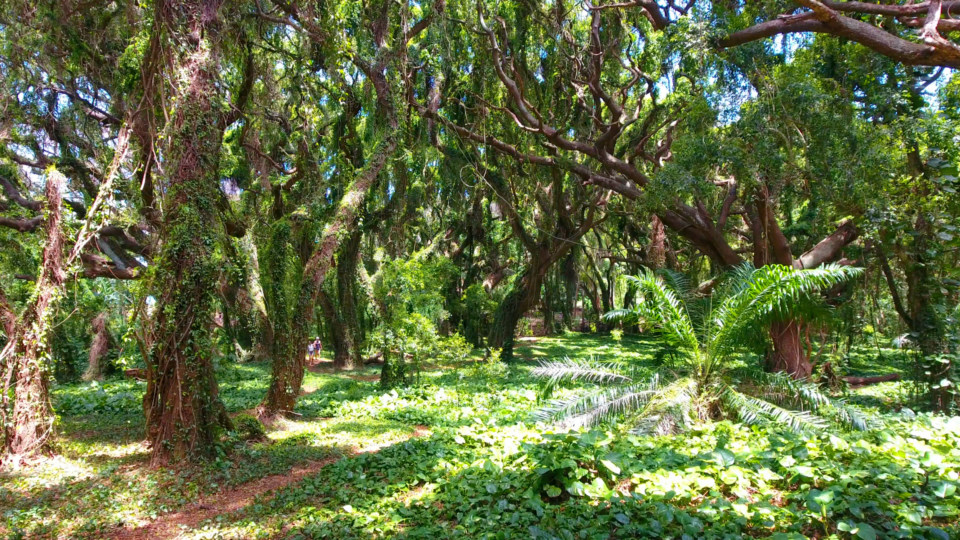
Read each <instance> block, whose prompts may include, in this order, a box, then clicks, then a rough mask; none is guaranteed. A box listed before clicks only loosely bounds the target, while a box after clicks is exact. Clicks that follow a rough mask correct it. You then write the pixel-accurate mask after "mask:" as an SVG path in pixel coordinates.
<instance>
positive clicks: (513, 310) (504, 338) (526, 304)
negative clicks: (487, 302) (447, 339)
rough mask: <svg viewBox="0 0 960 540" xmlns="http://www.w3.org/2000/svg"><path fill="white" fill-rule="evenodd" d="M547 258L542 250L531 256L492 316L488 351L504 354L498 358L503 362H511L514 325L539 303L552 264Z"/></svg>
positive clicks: (515, 327)
mask: <svg viewBox="0 0 960 540" xmlns="http://www.w3.org/2000/svg"><path fill="white" fill-rule="evenodd" d="M548 257H549V255H548V254H547V253H545V252H543V250H540V252H538V253H535V254H533V256H532V257H531V261H530V263H529V264H528V265H527V267H526V269H524V271H523V274H522V275H521V276H520V277H519V278H518V279H517V280H516V281H515V282H514V285H513V288H512V289H510V292H508V293H507V296H505V297H504V299H503V300H502V301H501V302H500V304H499V305H498V306H497V310H496V311H495V312H494V315H493V325H492V326H491V328H490V336H489V338H488V339H487V343H488V344H489V346H490V348H493V349H502V350H503V351H502V352H501V354H500V358H501V359H502V360H504V361H509V360H512V359H513V345H514V337H515V335H516V332H517V324H518V323H519V322H520V319H521V318H522V317H523V315H524V314H525V313H526V312H527V311H529V310H530V309H531V308H533V307H534V306H535V305H536V304H537V301H538V300H540V289H541V288H542V287H543V281H544V276H545V275H546V273H547V270H549V269H550V264H551V263H552V261H551V260H550V259H549V258H548Z"/></svg>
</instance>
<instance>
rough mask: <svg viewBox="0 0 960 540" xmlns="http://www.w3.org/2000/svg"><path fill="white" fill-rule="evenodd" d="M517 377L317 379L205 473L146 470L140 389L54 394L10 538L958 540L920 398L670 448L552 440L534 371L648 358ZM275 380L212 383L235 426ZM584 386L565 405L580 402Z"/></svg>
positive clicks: (856, 364) (549, 350) (635, 343)
mask: <svg viewBox="0 0 960 540" xmlns="http://www.w3.org/2000/svg"><path fill="white" fill-rule="evenodd" d="M516 356H517V357H518V359H519V361H518V362H516V363H514V364H513V365H511V366H510V368H509V369H508V370H506V372H498V371H497V370H495V369H491V368H489V366H486V365H485V364H482V363H468V364H467V365H464V366H444V367H445V368H446V369H440V368H439V367H437V368H436V369H431V370H429V371H426V372H424V373H423V374H422V380H421V383H420V385H418V386H415V387H411V388H405V389H397V390H391V391H383V390H381V389H380V388H379V387H378V385H377V382H376V376H377V369H378V367H377V366H370V367H367V368H365V369H364V370H362V371H359V372H354V373H333V372H330V371H329V370H326V369H323V367H322V366H321V367H318V368H317V369H315V370H312V371H310V372H308V373H307V375H306V379H305V381H304V389H305V391H306V392H307V393H305V395H303V396H302V397H301V398H300V400H299V403H298V407H297V413H298V414H299V415H300V416H299V417H298V418H297V419H296V420H290V421H282V422H278V423H277V424H275V425H274V426H271V427H270V428H269V429H268V432H267V439H266V440H265V441H259V442H250V441H244V440H243V439H242V437H241V436H240V435H239V434H228V436H227V437H225V439H224V441H223V443H222V452H221V455H220V457H219V458H218V459H216V460H215V461H214V462H213V463H211V464H209V465H206V466H203V467H197V466H182V467H177V468H171V469H152V468H150V467H148V466H147V461H148V457H149V454H148V449H147V448H146V447H145V446H144V444H143V441H142V437H143V420H142V418H141V413H140V411H141V409H140V398H141V396H142V393H143V389H144V388H143V387H144V384H143V383H142V382H138V381H132V380H123V379H115V380H109V381H107V382H104V383H99V384H98V383H85V384H71V385H61V386H59V387H57V388H56V390H55V406H56V409H57V411H58V413H59V415H60V425H59V431H60V434H61V435H60V438H59V447H58V454H57V457H53V458H49V459H46V460H44V461H42V462H41V463H38V464H36V465H34V466H32V467H30V468H27V469H22V470H19V471H14V472H8V473H4V474H3V475H0V513H2V516H3V522H2V525H0V534H2V535H4V536H7V537H10V538H57V537H60V538H278V537H279V538H335V539H341V538H343V539H345V538H358V539H366V538H393V537H404V538H431V539H434V540H435V539H438V538H451V537H459V538H561V539H567V538H570V539H572V538H646V537H651V538H681V537H689V538H739V537H744V536H748V537H758V538H764V537H772V538H785V539H789V538H803V537H813V538H825V537H828V536H831V535H833V536H834V537H837V538H851V537H852V538H863V539H869V538H880V537H892V538H896V537H900V538H957V537H960V528H958V516H960V496H958V494H957V487H958V485H960V478H958V475H960V418H952V419H951V418H943V417H934V416H928V415H916V414H914V413H913V412H912V411H910V410H909V409H901V404H902V403H904V402H905V401H906V400H908V399H909V397H910V394H909V392H908V384H907V383H904V382H892V383H883V384H880V385H874V386H870V387H867V388H863V389H857V390H855V391H850V392H849V393H848V394H846V395H845V396H843V397H845V398H846V399H848V400H850V401H852V402H856V403H858V404H860V405H861V406H863V407H866V408H868V409H870V410H873V411H875V412H876V414H877V415H878V418H879V423H880V426H878V428H877V429H875V430H873V431H870V432H866V433H843V432H823V433H817V434H811V435H795V434H791V433H789V432H786V431H784V430H779V429H774V428H759V427H746V426H743V425H741V424H738V423H732V422H726V421H725V422H719V423H715V424H710V425H704V426H702V427H699V428H697V429H695V430H694V431H692V432H689V433H686V434H683V435H678V436H671V437H661V438H650V437H641V436H638V435H633V434H631V433H629V432H628V431H626V430H625V428H621V427H617V426H611V427H609V428H606V429H595V430H589V431H573V432H552V431H550V429H549V427H547V426H544V425H542V424H537V423H535V422H534V421H533V420H532V419H531V414H532V412H533V411H534V410H535V409H536V408H537V407H538V404H539V396H540V392H541V385H540V384H539V382H538V381H536V380H534V379H533V378H532V377H531V376H530V375H529V373H528V371H529V368H530V366H532V365H534V362H533V361H535V360H538V359H546V358H558V357H564V356H567V357H571V358H589V357H595V358H598V359H601V360H608V361H623V362H629V363H631V364H632V365H634V366H636V368H637V369H638V370H639V371H641V372H642V371H647V372H649V373H653V372H654V371H655V370H657V369H662V368H663V365H664V363H665V362H666V363H668V362H669V355H667V354H664V351H663V350H662V349H661V347H660V346H659V345H658V344H657V343H656V342H653V341H648V340H645V339H642V338H635V337H631V336H627V337H625V338H624V339H623V341H622V342H620V343H616V342H614V341H612V340H611V339H610V338H609V337H605V336H594V335H580V334H570V335H567V336H561V337H549V338H537V339H527V340H523V341H521V342H520V343H519V347H518V348H517V351H516ZM834 362H835V364H836V365H838V366H841V367H843V368H844V369H845V371H846V372H847V373H849V374H861V375H865V374H878V373H885V372H888V371H889V370H891V369H893V370H897V369H904V367H905V366H904V365H903V362H904V359H903V358H902V357H900V356H899V353H897V352H896V351H891V350H886V349H875V350H873V349H857V350H855V351H854V353H853V354H851V355H850V356H848V357H847V358H845V359H835V360H834ZM268 375H269V367H268V366H267V365H265V364H232V365H223V366H220V368H219V369H218V379H219V381H220V392H221V396H222V398H223V400H224V403H225V405H226V406H227V408H228V409H229V410H230V411H232V412H240V411H246V410H250V409H252V408H253V407H255V406H256V404H257V403H258V402H259V400H260V399H261V398H262V396H263V394H264V392H265V389H266V384H267V382H268ZM577 390H578V389H577V388H575V387H572V386H571V387H570V388H564V389H561V390H560V394H559V395H561V396H562V395H565V394H567V393H570V392H576V391H577Z"/></svg>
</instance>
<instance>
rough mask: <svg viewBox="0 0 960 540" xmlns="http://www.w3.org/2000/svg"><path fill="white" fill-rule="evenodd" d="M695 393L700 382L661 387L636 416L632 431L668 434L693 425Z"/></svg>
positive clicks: (682, 379) (684, 380) (645, 433)
mask: <svg viewBox="0 0 960 540" xmlns="http://www.w3.org/2000/svg"><path fill="white" fill-rule="evenodd" d="M696 394H697V383H696V381H694V380H693V379H691V378H689V377H684V378H681V379H678V380H676V381H674V382H672V383H670V384H669V385H667V386H664V387H662V388H660V389H659V390H658V391H657V392H656V393H655V394H653V395H652V396H651V397H650V399H649V401H648V402H647V404H646V406H645V407H644V408H643V410H641V411H640V413H639V414H638V415H637V419H636V423H635V425H634V428H633V430H632V431H633V432H634V433H639V434H644V435H650V434H653V435H668V434H673V433H677V432H679V431H682V430H683V429H685V428H687V427H689V426H691V425H692V424H693V415H692V414H691V411H692V410H693V401H694V400H695V399H696Z"/></svg>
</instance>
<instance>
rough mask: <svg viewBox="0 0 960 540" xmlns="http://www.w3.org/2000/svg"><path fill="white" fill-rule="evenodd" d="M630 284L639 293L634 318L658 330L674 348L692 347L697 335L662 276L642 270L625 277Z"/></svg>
mask: <svg viewBox="0 0 960 540" xmlns="http://www.w3.org/2000/svg"><path fill="white" fill-rule="evenodd" d="M625 279H626V280H627V281H628V283H629V284H630V285H631V286H634V287H636V289H637V291H638V292H639V293H640V294H642V295H643V298H642V300H640V301H639V302H638V303H637V305H636V306H635V307H634V308H633V312H634V313H635V314H636V317H637V320H639V321H643V322H646V323H647V324H649V325H651V326H653V327H655V328H656V329H657V330H659V331H660V332H661V333H662V334H663V337H664V340H665V341H667V343H669V344H670V345H673V346H675V347H677V348H678V349H685V350H696V349H697V347H698V343H697V336H696V333H695V332H694V330H693V324H692V323H691V321H690V316H689V314H688V313H687V311H686V308H685V306H684V304H683V303H682V302H681V301H680V298H679V297H678V296H677V294H676V293H675V292H674V291H673V290H672V289H670V288H669V287H668V286H667V284H666V283H665V282H664V280H663V279H662V278H660V277H659V276H657V275H656V274H655V273H654V272H653V271H652V270H650V269H645V270H644V271H643V272H641V273H640V274H639V275H637V276H625Z"/></svg>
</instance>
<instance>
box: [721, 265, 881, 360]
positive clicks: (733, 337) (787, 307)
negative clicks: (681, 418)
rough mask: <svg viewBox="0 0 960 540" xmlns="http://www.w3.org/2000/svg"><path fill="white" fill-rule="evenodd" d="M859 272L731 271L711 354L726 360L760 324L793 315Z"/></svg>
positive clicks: (776, 268)
mask: <svg viewBox="0 0 960 540" xmlns="http://www.w3.org/2000/svg"><path fill="white" fill-rule="evenodd" d="M861 272H862V269H861V268H854V267H851V266H839V265H835V264H827V265H823V266H820V267H818V268H813V269H809V270H796V269H793V268H790V267H787V266H782V265H767V266H764V267H763V268H759V269H754V268H753V267H752V266H749V265H743V266H741V267H739V268H737V269H736V270H734V271H733V279H732V281H733V282H734V283H733V284H732V285H731V290H732V291H734V292H733V294H731V295H730V296H728V297H727V298H726V299H725V300H724V301H723V303H721V305H720V307H719V308H717V310H716V311H715V313H714V318H713V320H714V325H715V327H716V331H715V332H714V334H713V336H712V338H711V343H710V350H711V352H712V353H713V354H715V355H717V356H721V357H723V356H726V355H728V354H730V353H732V352H733V351H734V350H736V349H737V348H738V347H740V346H741V344H742V343H743V342H744V341H749V340H750V339H751V334H754V335H755V334H756V333H755V332H754V330H755V328H756V327H757V325H758V324H760V323H767V322H770V321H771V320H775V319H782V318H784V317H787V316H789V315H791V314H793V313H795V312H796V309H797V307H798V305H799V302H800V301H801V300H803V299H805V298H807V297H809V295H811V294H812V293H814V292H816V291H819V290H823V289H827V288H829V287H832V286H834V285H837V284H839V283H842V282H844V281H847V280H849V279H852V278H853V277H855V276H857V275H859V274H860V273H861Z"/></svg>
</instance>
